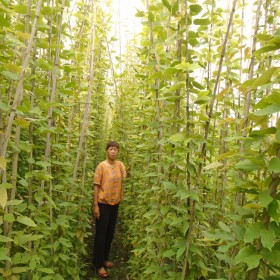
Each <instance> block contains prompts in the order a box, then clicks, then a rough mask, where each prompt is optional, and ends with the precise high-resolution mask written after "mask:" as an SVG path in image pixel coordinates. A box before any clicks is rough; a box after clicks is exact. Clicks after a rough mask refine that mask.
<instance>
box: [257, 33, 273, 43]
mask: <svg viewBox="0 0 280 280" xmlns="http://www.w3.org/2000/svg"><path fill="white" fill-rule="evenodd" d="M256 37H257V39H258V40H260V41H264V42H266V41H269V40H271V39H272V38H273V36H271V35H269V34H257V36H256Z"/></svg>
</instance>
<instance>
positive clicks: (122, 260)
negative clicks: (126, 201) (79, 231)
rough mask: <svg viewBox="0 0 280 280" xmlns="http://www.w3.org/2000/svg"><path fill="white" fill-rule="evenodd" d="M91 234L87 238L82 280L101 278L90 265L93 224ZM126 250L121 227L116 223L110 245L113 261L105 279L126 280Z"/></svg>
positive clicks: (111, 259)
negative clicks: (84, 271) (86, 256)
mask: <svg viewBox="0 0 280 280" xmlns="http://www.w3.org/2000/svg"><path fill="white" fill-rule="evenodd" d="M92 234H93V235H92V236H91V237H90V238H89V240H88V248H89V249H88V259H85V263H86V264H87V266H86V267H85V270H86V271H87V275H86V276H85V277H83V278H81V279H82V280H94V279H102V278H100V277H98V276H97V274H96V272H95V270H94V268H93V266H92V251H93V249H92V248H93V239H94V225H93V228H92ZM128 255H129V254H128V252H127V250H125V249H124V248H123V246H122V229H121V226H120V224H119V223H118V224H117V227H116V232H115V237H114V240H113V243H112V247H111V258H110V261H112V262H113V263H114V267H113V268H111V269H109V270H108V272H109V277H108V278H107V279H110V280H128V279H129V278H128V276H127V274H128V273H127V261H128Z"/></svg>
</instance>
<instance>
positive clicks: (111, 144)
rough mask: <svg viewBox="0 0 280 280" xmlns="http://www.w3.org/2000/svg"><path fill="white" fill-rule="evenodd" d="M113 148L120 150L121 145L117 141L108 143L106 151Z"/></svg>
mask: <svg viewBox="0 0 280 280" xmlns="http://www.w3.org/2000/svg"><path fill="white" fill-rule="evenodd" d="M111 147H116V148H117V149H118V150H119V149H120V144H119V143H118V142H116V141H109V142H108V143H107V146H106V151H107V150H108V149H109V148H111Z"/></svg>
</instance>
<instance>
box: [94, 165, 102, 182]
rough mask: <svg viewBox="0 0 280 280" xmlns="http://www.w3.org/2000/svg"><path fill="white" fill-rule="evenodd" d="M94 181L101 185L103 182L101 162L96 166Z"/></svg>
mask: <svg viewBox="0 0 280 280" xmlns="http://www.w3.org/2000/svg"><path fill="white" fill-rule="evenodd" d="M93 183H94V185H99V186H101V184H102V166H101V165H100V164H99V165H98V166H97V167H96V170H95V173H94V177H93Z"/></svg>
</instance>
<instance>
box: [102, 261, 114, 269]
mask: <svg viewBox="0 0 280 280" xmlns="http://www.w3.org/2000/svg"><path fill="white" fill-rule="evenodd" d="M104 266H105V267H106V268H112V267H113V266H114V264H113V263H112V262H108V261H107V262H105V263H104Z"/></svg>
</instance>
